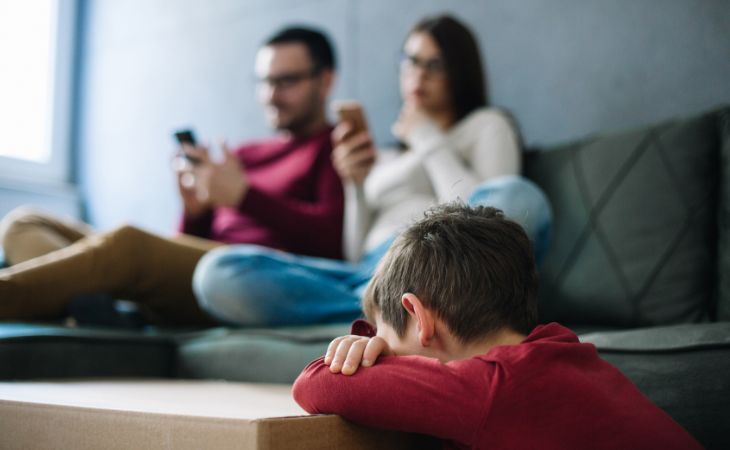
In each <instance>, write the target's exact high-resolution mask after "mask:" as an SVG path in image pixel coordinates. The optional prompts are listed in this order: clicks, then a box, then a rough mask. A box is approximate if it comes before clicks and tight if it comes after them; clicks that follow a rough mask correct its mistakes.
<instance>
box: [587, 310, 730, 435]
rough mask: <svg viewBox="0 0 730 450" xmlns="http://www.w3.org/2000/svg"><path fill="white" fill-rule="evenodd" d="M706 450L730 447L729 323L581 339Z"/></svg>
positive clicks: (595, 334) (675, 327) (599, 335)
mask: <svg viewBox="0 0 730 450" xmlns="http://www.w3.org/2000/svg"><path fill="white" fill-rule="evenodd" d="M580 339H581V341H582V342H591V343H593V344H594V345H596V347H597V349H598V351H599V353H600V355H601V357H603V358H604V359H605V360H607V361H608V362H610V363H611V364H613V365H614V366H616V367H617V368H618V369H619V370H620V371H621V372H622V373H623V374H624V375H626V376H627V377H628V378H629V379H630V380H631V381H632V382H633V383H634V384H635V385H636V386H637V387H638V388H639V390H640V391H641V392H642V393H644V394H645V395H646V396H647V397H649V398H650V399H651V400H652V401H653V402H654V403H655V404H656V405H657V406H659V407H660V408H662V409H663V410H664V411H666V412H667V414H669V415H670V416H671V417H672V418H673V419H674V420H676V421H677V422H678V423H679V424H681V425H682V426H683V427H684V428H686V429H687V431H689V432H690V434H692V435H693V436H694V437H695V438H696V439H697V440H699V441H700V442H701V443H702V444H703V445H704V446H705V447H706V448H730V434H728V433H727V430H728V429H730V377H728V376H727V374H728V373H730V322H717V323H703V324H691V325H690V324H684V325H675V326H668V327H653V328H645V329H636V330H630V331H620V332H603V333H591V334H585V335H581V336H580Z"/></svg>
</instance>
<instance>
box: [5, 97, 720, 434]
mask: <svg viewBox="0 0 730 450" xmlns="http://www.w3.org/2000/svg"><path fill="white" fill-rule="evenodd" d="M525 168H526V175H527V176H528V177H530V178H531V179H533V180H534V181H536V182H537V183H538V184H539V185H540V186H542V187H543V189H544V190H545V191H546V193H547V194H548V196H549V197H550V199H551V201H552V203H553V208H554V212H555V224H554V230H553V237H552V243H551V248H550V251H549V252H548V254H547V257H546V259H545V261H544V263H543V265H542V267H541V294H540V314H541V321H544V322H547V321H559V322H562V323H564V324H566V325H569V326H571V327H572V328H573V329H575V330H576V331H577V332H578V333H579V335H580V336H581V339H582V340H583V341H584V342H592V343H593V344H595V345H596V346H597V348H598V349H599V351H600V353H601V355H602V357H604V358H605V359H606V360H608V361H609V362H611V363H613V364H614V365H616V366H617V367H618V368H619V369H620V370H621V371H622V372H623V373H624V374H626V375H627V376H628V377H629V378H630V379H631V380H632V381H633V382H634V383H636V385H637V386H638V387H639V389H640V390H641V391H642V392H644V393H645V394H646V395H647V396H648V397H649V398H651V399H652V400H653V401H654V402H655V403H656V404H657V405H659V406H660V407H661V408H663V409H664V410H665V411H667V412H668V413H669V414H670V415H671V416H672V417H674V418H675V420H677V421H678V422H679V423H680V424H682V425H683V426H684V427H685V428H687V430H688V431H689V432H690V433H692V434H693V435H694V436H695V437H696V438H697V439H698V440H699V441H700V442H702V443H703V444H704V445H705V446H706V447H707V448H730V433H727V431H726V430H730V108H727V107H725V108H720V109H717V110H715V111H712V112H709V113H706V114H702V115H699V116H695V117H691V118H686V119H681V120H675V121H671V122H666V123H662V124H658V125H655V126H651V127H644V128H642V129H638V130H632V131H627V132H622V133H612V134H604V135H596V136H593V137H590V138H587V139H584V140H581V141H579V142H573V143H570V144H566V145H562V146H556V147H553V148H549V149H539V150H535V151H531V152H529V153H528V154H527V157H526V161H525ZM348 330H349V326H348V324H334V325H320V326H311V327H296V328H293V327H285V328H276V329H273V328H272V329H232V328H225V327H220V328H212V329H207V330H179V329H178V330H160V329H146V328H145V329H141V330H129V329H119V328H110V327H106V328H101V327H96V328H94V327H88V326H85V327H64V326H60V325H53V324H45V325H44V324H28V323H2V324H0V379H5V380H10V379H13V380H14V379H33V378H57V377H86V376H95V377H96V376H113V377H127V376H130V377H166V378H181V377H182V378H217V379H228V380H240V381H251V382H263V381H266V382H283V383H286V382H291V381H292V380H293V379H294V378H295V377H296V375H297V374H298V373H299V370H300V369H301V368H302V367H303V366H304V365H305V364H306V363H307V362H309V361H310V360H311V359H313V358H315V357H316V356H319V355H321V354H322V353H323V352H324V349H325V347H326V345H327V343H328V342H329V340H330V339H331V338H332V337H333V336H336V335H340V334H343V333H346V332H347V331H348Z"/></svg>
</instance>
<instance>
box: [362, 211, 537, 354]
mask: <svg viewBox="0 0 730 450" xmlns="http://www.w3.org/2000/svg"><path fill="white" fill-rule="evenodd" d="M537 284H538V282H537V272H536V268H535V260H534V255H533V249H532V245H531V243H530V240H529V238H528V237H527V235H526V234H525V232H524V231H523V229H522V228H521V227H520V226H519V225H518V224H516V223H515V222H512V221H510V220H508V219H506V218H504V216H503V215H502V212H501V211H499V210H497V209H494V208H489V207H484V206H477V207H469V206H465V205H461V204H457V203H451V204H446V205H441V206H437V207H434V208H432V209H430V210H429V211H427V212H426V214H425V217H424V218H423V219H422V220H420V221H418V222H416V223H415V224H413V225H412V226H410V227H409V228H408V229H406V230H405V231H404V232H403V233H402V234H401V235H400V236H399V237H398V238H397V239H396V240H395V242H394V243H393V245H392V246H391V248H390V250H388V252H387V253H386V255H385V256H384V257H383V259H382V261H381V262H380V265H379V266H378V268H377V270H376V273H375V275H374V276H373V279H372V281H371V282H370V284H369V285H368V288H367V290H366V292H365V296H364V299H363V309H364V311H365V314H366V316H367V317H368V318H369V319H370V320H371V321H374V322H378V323H379V324H385V325H387V326H389V327H391V328H392V329H393V331H394V332H395V334H396V335H397V336H398V338H401V339H402V338H404V336H405V335H406V332H407V329H408V327H409V317H415V314H414V312H413V309H412V306H413V305H412V303H413V302H412V301H410V300H409V299H413V298H414V297H415V300H417V302H418V303H420V304H421V305H422V307H423V308H424V309H425V310H428V311H429V313H430V314H433V315H434V316H435V317H437V318H438V319H439V320H440V321H441V322H442V323H443V324H445V326H446V327H447V328H448V331H449V332H450V333H451V334H452V335H453V337H454V338H456V339H457V340H458V341H459V342H461V343H462V344H469V343H472V342H475V341H479V340H480V339H483V338H486V337H489V336H490V335H491V334H492V333H494V332H497V331H500V330H504V329H508V330H511V331H514V332H517V333H520V334H529V333H530V331H531V330H532V328H534V327H535V325H536V324H537V301H536V296H537ZM379 334H380V330H379Z"/></svg>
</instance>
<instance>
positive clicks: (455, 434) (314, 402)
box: [293, 323, 701, 450]
mask: <svg viewBox="0 0 730 450" xmlns="http://www.w3.org/2000/svg"><path fill="white" fill-rule="evenodd" d="M363 334H366V335H367V333H363ZM293 395H294V399H295V400H296V401H297V402H298V403H299V404H300V405H301V406H302V408H304V409H305V410H306V411H308V412H310V413H331V414H339V415H340V416H342V417H344V418H345V419H347V420H351V421H353V422H355V423H359V424H364V425H367V426H373V427H380V428H388V429H394V430H403V431H409V432H416V433H423V434H428V435H432V436H436V437H439V438H441V439H444V440H445V442H444V447H445V448H458V449H464V448H474V449H489V450H497V449H533V448H534V449H537V448H539V449H548V450H549V449H561V450H569V449H595V450H600V449H682V450H689V449H698V448H701V446H700V445H699V444H698V443H697V442H696V441H695V440H694V439H693V438H692V437H691V436H690V435H689V434H688V433H687V432H686V431H685V430H684V429H683V428H682V427H681V426H679V425H678V424H677V423H676V422H674V420H672V419H671V418H670V417H669V416H668V415H667V414H666V413H665V412H664V411H662V410H661V409H659V408H658V407H657V406H655V405H654V404H652V403H651V401H650V400H649V399H648V398H646V397H645V396H644V395H643V394H642V393H641V392H639V390H638V389H637V388H636V387H635V386H634V385H633V384H632V383H631V382H630V381H629V380H628V379H627V378H626V377H624V376H623V375H622V374H621V373H620V372H619V371H618V370H617V369H616V368H614V367H613V366H611V365H610V364H608V363H607V362H605V361H604V360H602V359H601V358H600V357H599V356H598V353H597V352H596V348H595V347H594V346H593V345H592V344H581V343H580V342H579V341H578V337H577V336H576V335H575V334H574V333H573V332H571V331H570V330H568V329H567V328H564V327H562V326H560V325H558V324H556V323H551V324H548V325H541V326H538V327H537V328H535V329H534V330H533V331H532V333H530V335H529V336H528V337H527V339H525V340H524V341H523V342H522V343H520V344H519V345H508V346H498V347H494V348H492V349H491V350H490V351H488V352H487V353H486V354H484V355H479V356H476V357H473V358H470V359H466V360H460V361H451V362H449V363H446V364H442V363H441V362H439V361H438V360H436V359H432V358H425V357H421V356H389V357H381V358H379V359H378V360H377V362H376V364H375V365H373V366H372V367H370V368H362V367H361V368H360V369H358V371H357V372H356V373H355V375H352V376H345V375H340V374H336V375H335V374H332V373H330V372H329V368H328V367H327V366H325V365H324V362H323V359H322V358H320V359H317V360H315V361H313V362H312V363H310V364H309V365H308V366H307V367H306V368H305V369H304V371H303V372H302V374H301V375H300V376H299V378H298V379H297V381H296V382H295V384H294V388H293Z"/></svg>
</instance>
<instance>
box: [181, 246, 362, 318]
mask: <svg viewBox="0 0 730 450" xmlns="http://www.w3.org/2000/svg"><path fill="white" fill-rule="evenodd" d="M356 270H357V266H355V265H353V264H350V263H347V262H345V261H338V260H330V259H325V258H315V257H307V256H298V255H293V254H289V253H285V252H281V251H277V250H271V249H268V248H265V247H260V246H256V245H233V246H228V247H225V248H221V249H217V250H214V251H212V252H210V253H208V254H207V255H205V256H204V257H203V259H202V260H201V261H200V264H198V267H197V269H196V271H195V275H194V276H193V287H194V290H195V293H196V296H197V298H198V301H199V302H200V306H201V307H202V308H203V309H204V310H205V311H207V312H208V313H209V314H210V315H212V316H213V317H215V318H217V319H218V320H221V321H223V322H227V323H231V324H236V325H244V326H271V325H302V324H313V323H327V322H338V321H350V320H353V319H355V318H357V317H359V316H360V299H359V297H358V296H357V295H356V294H355V292H354V291H353V286H352V285H351V284H350V283H348V282H347V279H348V278H349V277H350V276H352V275H353V273H355V272H356Z"/></svg>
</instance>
